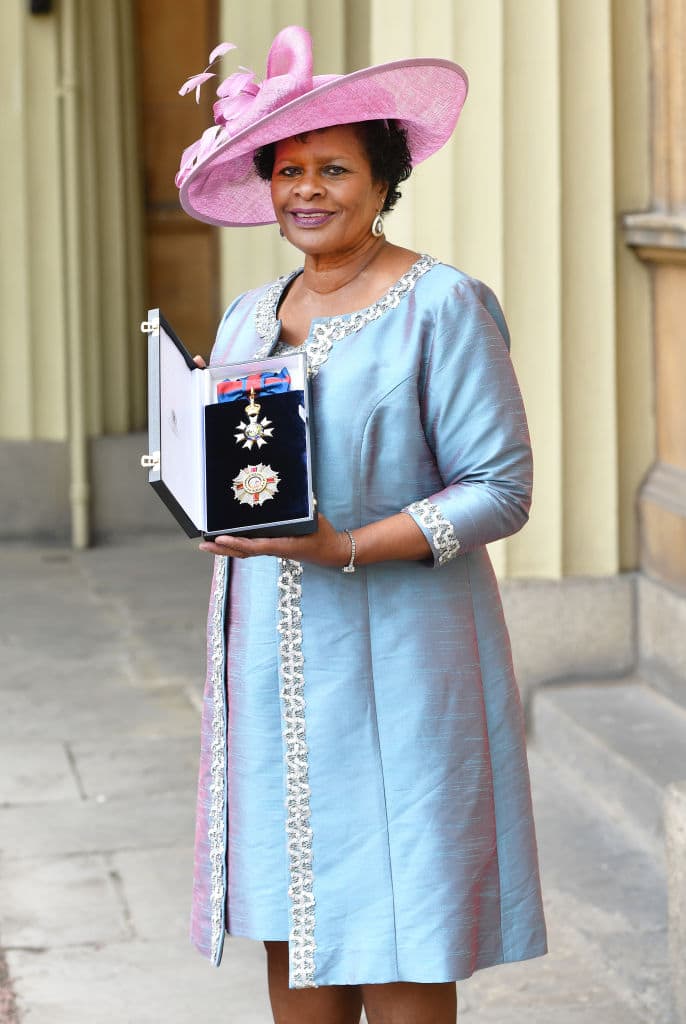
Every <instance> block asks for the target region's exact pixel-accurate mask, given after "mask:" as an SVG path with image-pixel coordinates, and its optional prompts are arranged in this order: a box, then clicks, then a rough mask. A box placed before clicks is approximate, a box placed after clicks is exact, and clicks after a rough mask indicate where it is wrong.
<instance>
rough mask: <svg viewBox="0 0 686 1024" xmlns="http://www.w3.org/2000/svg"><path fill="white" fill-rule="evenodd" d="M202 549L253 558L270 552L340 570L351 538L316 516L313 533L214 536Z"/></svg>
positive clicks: (220, 553)
mask: <svg viewBox="0 0 686 1024" xmlns="http://www.w3.org/2000/svg"><path fill="white" fill-rule="evenodd" d="M200 550H201V551H209V552H210V553H211V554H213V555H230V556H231V557H232V558H253V557H255V555H273V556H275V557H277V558H292V559H294V560H295V561H297V562H311V563H312V564H313V565H322V566H330V567H332V568H336V569H341V568H342V567H343V566H344V565H347V564H348V562H349V561H350V538H349V537H348V535H347V534H346V533H343V532H342V531H341V532H339V531H338V530H335V529H334V528H333V526H332V525H331V523H330V522H329V520H328V519H327V518H326V517H325V516H323V515H319V517H318V519H317V531H316V533H309V534H307V536H305V537H229V536H221V537H214V538H213V539H212V540H211V541H210V540H207V541H203V543H202V544H201V545H200Z"/></svg>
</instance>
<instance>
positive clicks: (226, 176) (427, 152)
mask: <svg viewBox="0 0 686 1024" xmlns="http://www.w3.org/2000/svg"><path fill="white" fill-rule="evenodd" d="M233 49H235V46H234V45H233V44H232V43H220V45H219V46H217V47H216V48H215V49H214V50H213V51H212V53H211V54H210V63H209V65H208V67H207V68H205V70H204V71H203V72H202V73H201V74H199V75H194V76H193V77H192V78H189V79H188V81H187V82H185V83H184V85H183V86H182V87H181V89H180V90H179V91H180V93H181V95H186V94H187V93H190V92H193V91H195V93H196V99H198V97H199V93H200V89H201V88H202V86H203V85H204V84H205V83H206V82H207V81H209V80H210V79H211V78H213V77H215V75H214V72H212V71H210V68H211V66H212V64H213V63H214V61H215V60H217V59H219V57H221V56H223V55H224V54H225V53H227V52H228V51H229V50H233ZM466 96H467V75H466V74H465V72H464V71H463V70H462V68H461V67H460V66H459V65H458V64H454V63H453V62H452V61H448V60H440V59H431V58H416V59H410V60H401V61H393V62H391V63H389V64H377V65H375V66H374V67H371V68H364V69H363V70H362V71H354V72H353V73H352V74H349V75H317V76H313V75H312V40H311V38H310V34H309V33H308V32H307V31H306V30H305V29H304V28H299V27H298V26H296V25H292V26H290V27H289V28H284V29H282V31H281V32H279V34H278V35H277V36H276V38H275V39H274V42H273V43H272V45H271V48H270V50H269V56H268V58H267V73H266V76H265V78H264V80H263V81H262V82H255V81H254V76H253V73H252V71H249V70H248V69H247V68H241V69H240V70H239V71H237V72H235V73H234V74H233V75H229V77H228V78H227V79H225V80H224V81H223V82H222V83H221V84H220V85H219V87H218V89H217V97H218V99H217V102H216V103H215V104H214V107H213V112H214V120H215V123H214V125H213V126H212V127H211V128H208V129H207V130H206V131H204V132H203V134H202V135H201V137H200V138H199V139H198V140H197V141H196V142H194V143H193V144H192V145H191V146H189V147H188V148H187V149H186V150H184V153H183V155H182V157H181V167H180V168H179V172H178V174H177V175H176V184H177V186H178V188H179V197H180V200H181V205H182V206H183V208H184V210H185V211H186V213H188V214H190V216H191V217H195V218H196V219H197V220H202V221H206V222H207V223H208V224H221V225H225V226H228V227H233V226H248V225H255V224H271V223H273V222H274V221H275V220H276V217H275V215H274V210H273V207H272V202H271V196H270V190H269V183H268V182H265V181H262V179H261V178H260V177H259V176H258V174H257V172H256V170H255V168H254V165H253V153H254V152H255V150H256V149H259V148H260V146H265V145H267V144H268V143H271V142H276V141H278V140H279V139H285V138H290V137H291V136H292V135H298V134H301V133H304V132H308V131H313V130H314V129H316V128H328V127H331V126H332V125H337V124H351V123H353V122H356V121H374V120H390V119H393V120H396V121H398V122H400V123H401V124H402V126H403V127H404V128H405V130H406V132H407V140H408V144H409V147H410V153H411V154H412V163H413V165H414V164H418V163H421V161H422V160H426V158H427V157H429V156H431V154H432V153H435V152H436V150H438V149H440V148H441V146H443V145H444V144H445V143H446V142H447V141H448V139H449V138H450V136H451V135H452V133H453V129H454V128H455V125H456V124H457V119H458V117H459V116H460V111H461V110H462V106H463V104H464V101H465V99H466Z"/></svg>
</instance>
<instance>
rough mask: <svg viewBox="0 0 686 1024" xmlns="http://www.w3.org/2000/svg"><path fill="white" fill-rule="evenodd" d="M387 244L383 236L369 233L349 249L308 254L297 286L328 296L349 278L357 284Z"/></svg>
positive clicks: (347, 281)
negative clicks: (378, 236) (352, 248)
mask: <svg viewBox="0 0 686 1024" xmlns="http://www.w3.org/2000/svg"><path fill="white" fill-rule="evenodd" d="M387 245H388V242H387V241H386V239H385V238H384V237H383V236H382V237H381V238H374V237H373V236H370V238H369V239H365V240H364V242H363V243H362V244H361V245H360V246H359V247H358V248H357V249H355V250H353V251H349V252H345V253H336V254H333V255H332V254H330V253H327V254H326V255H311V254H308V255H307V256H306V257H305V268H304V270H303V274H302V277H301V282H302V285H301V286H302V287H303V288H304V289H306V290H307V291H308V292H314V293H316V294H317V295H330V294H332V293H333V292H338V291H342V290H343V289H344V288H347V286H348V285H349V284H351V282H353V281H357V282H358V283H359V280H360V278H361V277H362V275H363V274H364V272H365V271H366V270H367V269H368V268H369V267H370V266H371V264H372V263H373V262H374V261H375V260H376V258H377V256H379V254H380V253H381V252H382V250H383V249H385V248H386V246H387Z"/></svg>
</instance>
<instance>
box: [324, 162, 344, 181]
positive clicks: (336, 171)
mask: <svg viewBox="0 0 686 1024" xmlns="http://www.w3.org/2000/svg"><path fill="white" fill-rule="evenodd" d="M326 173H327V174H330V175H331V177H333V178H338V177H340V175H341V174H345V167H339V165H338V164H329V166H328V167H327V168H326Z"/></svg>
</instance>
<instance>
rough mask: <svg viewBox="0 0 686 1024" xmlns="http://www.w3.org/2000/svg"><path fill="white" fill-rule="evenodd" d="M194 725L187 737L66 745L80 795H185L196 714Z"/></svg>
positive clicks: (195, 752)
mask: <svg viewBox="0 0 686 1024" xmlns="http://www.w3.org/2000/svg"><path fill="white" fill-rule="evenodd" d="M193 722H194V726H195V730H194V732H193V734H192V735H188V736H175V735H173V733H172V735H168V736H152V737H151V736H146V737H143V738H134V737H130V736H120V737H117V738H116V739H113V738H110V739H106V740H99V741H97V742H87V743H83V742H77V743H71V744H69V750H70V752H71V755H72V758H73V763H74V768H75V771H76V772H77V773H78V777H79V780H80V784H81V790H82V792H83V794H84V795H85V796H86V797H87V798H93V797H96V796H103V795H104V796H106V797H110V798H111V797H121V796H127V795H131V794H133V795H136V794H137V795H138V796H144V795H154V794H156V793H172V792H175V791H182V792H184V793H187V792H188V788H189V783H190V782H192V780H193V779H194V777H195V773H196V771H197V767H198V757H199V739H198V736H197V735H196V733H197V725H198V721H197V715H196V713H195V711H194V712H193ZM0 763H1V762H0ZM0 791H1V790H0Z"/></svg>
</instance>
